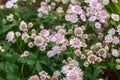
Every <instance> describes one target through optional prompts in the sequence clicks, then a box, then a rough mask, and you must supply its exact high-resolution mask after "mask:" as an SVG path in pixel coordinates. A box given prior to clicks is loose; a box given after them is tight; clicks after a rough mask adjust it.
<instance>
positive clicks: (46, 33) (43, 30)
mask: <svg viewBox="0 0 120 80" xmlns="http://www.w3.org/2000/svg"><path fill="white" fill-rule="evenodd" d="M40 34H41V36H43V37H47V36H48V35H49V31H48V30H46V29H42V30H41V32H40Z"/></svg>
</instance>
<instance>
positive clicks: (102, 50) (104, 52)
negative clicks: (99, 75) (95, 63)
mask: <svg viewBox="0 0 120 80" xmlns="http://www.w3.org/2000/svg"><path fill="white" fill-rule="evenodd" d="M98 55H99V56H102V57H103V56H106V50H105V49H99V51H98Z"/></svg>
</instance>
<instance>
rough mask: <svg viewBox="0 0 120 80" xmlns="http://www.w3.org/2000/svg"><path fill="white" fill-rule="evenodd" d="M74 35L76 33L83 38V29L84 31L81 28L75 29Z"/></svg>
mask: <svg viewBox="0 0 120 80" xmlns="http://www.w3.org/2000/svg"><path fill="white" fill-rule="evenodd" d="M74 33H75V34H76V35H77V36H81V35H82V34H83V29H82V28H81V27H78V28H75V31H74Z"/></svg>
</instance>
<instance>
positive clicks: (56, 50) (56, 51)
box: [52, 46, 61, 54]
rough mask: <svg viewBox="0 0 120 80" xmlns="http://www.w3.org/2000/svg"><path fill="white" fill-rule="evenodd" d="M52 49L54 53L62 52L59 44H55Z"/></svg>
mask: <svg viewBox="0 0 120 80" xmlns="http://www.w3.org/2000/svg"><path fill="white" fill-rule="evenodd" d="M52 51H53V53H54V54H60V52H61V48H60V47H59V46H54V47H53V48H52Z"/></svg>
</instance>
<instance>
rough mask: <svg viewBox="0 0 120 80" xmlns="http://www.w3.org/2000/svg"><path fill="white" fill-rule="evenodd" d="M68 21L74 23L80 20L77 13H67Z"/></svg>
mask: <svg viewBox="0 0 120 80" xmlns="http://www.w3.org/2000/svg"><path fill="white" fill-rule="evenodd" d="M65 20H66V21H70V22H72V23H76V22H77V21H78V16H77V15H76V14H67V15H66V16H65Z"/></svg>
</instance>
